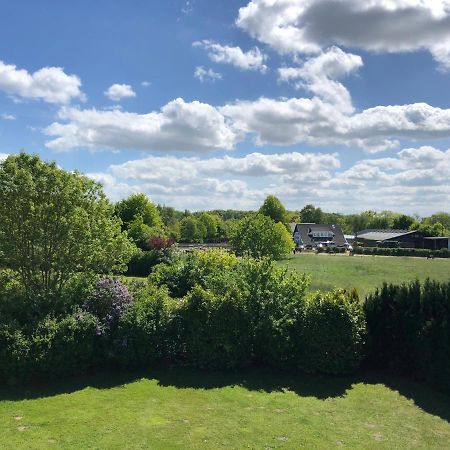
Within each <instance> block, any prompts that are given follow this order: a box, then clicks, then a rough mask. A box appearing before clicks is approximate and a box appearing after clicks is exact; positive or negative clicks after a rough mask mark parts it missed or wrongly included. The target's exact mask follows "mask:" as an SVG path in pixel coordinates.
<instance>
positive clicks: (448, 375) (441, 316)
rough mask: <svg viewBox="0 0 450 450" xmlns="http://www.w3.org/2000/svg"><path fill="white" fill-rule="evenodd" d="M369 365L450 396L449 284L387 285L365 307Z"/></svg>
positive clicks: (430, 282) (368, 300) (371, 296)
mask: <svg viewBox="0 0 450 450" xmlns="http://www.w3.org/2000/svg"><path fill="white" fill-rule="evenodd" d="M365 313H366V317H367V324H368V329H369V336H370V344H371V347H370V353H369V355H370V356H369V362H370V363H371V364H372V365H375V366H378V367H382V368H391V369H395V370H398V371H400V372H402V373H405V374H407V375H410V376H412V377H414V378H416V379H419V380H426V381H427V382H429V383H431V384H434V385H436V386H439V387H440V388H443V389H445V390H447V392H450V357H449V355H450V283H438V282H435V281H429V280H427V281H426V282H425V283H423V284H421V283H419V282H418V281H416V282H412V283H409V284H403V285H400V286H398V285H387V284H385V285H383V287H382V288H381V289H379V290H377V291H376V292H375V293H374V294H372V295H369V296H368V297H367V299H366V302H365Z"/></svg>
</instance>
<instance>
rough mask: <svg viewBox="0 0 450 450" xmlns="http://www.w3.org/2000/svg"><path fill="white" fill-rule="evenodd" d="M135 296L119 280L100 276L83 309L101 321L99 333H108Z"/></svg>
mask: <svg viewBox="0 0 450 450" xmlns="http://www.w3.org/2000/svg"><path fill="white" fill-rule="evenodd" d="M132 301H133V296H132V295H131V294H130V291H129V290H128V288H127V286H126V285H124V284H123V283H121V282H120V281H119V280H113V279H111V278H100V279H99V280H98V281H97V285H96V287H95V289H94V290H93V291H92V292H91V294H90V295H89V297H88V299H87V300H86V301H85V303H84V305H83V310H84V311H87V312H89V313H91V314H93V315H94V316H95V317H97V319H98V321H99V329H98V333H99V334H101V335H106V334H107V333H108V332H109V331H110V330H111V329H112V328H113V327H115V326H116V325H117V323H118V321H119V319H120V318H121V317H122V315H123V314H124V313H125V311H126V309H127V308H128V307H129V306H130V305H131V303H132Z"/></svg>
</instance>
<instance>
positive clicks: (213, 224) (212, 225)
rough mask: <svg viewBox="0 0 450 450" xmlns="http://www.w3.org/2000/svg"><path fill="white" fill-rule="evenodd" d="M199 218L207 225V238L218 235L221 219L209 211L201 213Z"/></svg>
mask: <svg viewBox="0 0 450 450" xmlns="http://www.w3.org/2000/svg"><path fill="white" fill-rule="evenodd" d="M198 220H199V221H200V222H201V223H202V224H203V225H204V226H205V229H206V238H208V239H213V238H215V237H216V236H217V229H218V227H219V219H218V218H217V216H213V215H212V214H209V213H205V212H204V213H201V214H200V216H199V218H198Z"/></svg>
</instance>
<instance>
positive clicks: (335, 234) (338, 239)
mask: <svg viewBox="0 0 450 450" xmlns="http://www.w3.org/2000/svg"><path fill="white" fill-rule="evenodd" d="M295 232H298V233H299V234H300V239H301V240H302V243H303V245H310V244H312V243H314V242H321V241H333V242H334V243H335V244H336V245H345V244H346V243H347V241H346V239H345V237H344V233H342V229H341V227H340V226H339V225H325V224H319V223H298V224H297V225H296V227H295V231H294V233H295ZM314 233H324V234H327V233H329V234H330V236H314Z"/></svg>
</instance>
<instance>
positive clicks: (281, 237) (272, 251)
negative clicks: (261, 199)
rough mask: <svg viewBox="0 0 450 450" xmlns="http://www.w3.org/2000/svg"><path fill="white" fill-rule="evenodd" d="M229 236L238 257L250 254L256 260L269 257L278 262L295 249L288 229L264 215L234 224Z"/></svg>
mask: <svg viewBox="0 0 450 450" xmlns="http://www.w3.org/2000/svg"><path fill="white" fill-rule="evenodd" d="M228 234H229V238H230V244H231V246H232V248H233V250H234V251H235V252H236V254H237V255H243V254H246V253H248V254H249V255H250V256H252V257H254V258H259V257H263V256H268V257H270V258H272V259H275V260H278V259H282V258H283V257H284V256H286V255H288V254H289V253H290V252H291V251H292V249H293V248H294V241H293V240H292V236H291V234H290V233H289V232H288V231H287V230H286V227H285V226H284V225H283V224H282V223H281V222H278V223H275V222H274V221H273V220H272V219H271V218H270V217H267V216H264V215H263V214H256V215H254V216H249V217H245V218H243V219H241V220H237V221H235V222H233V223H232V224H231V225H230V229H229V232H228Z"/></svg>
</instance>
